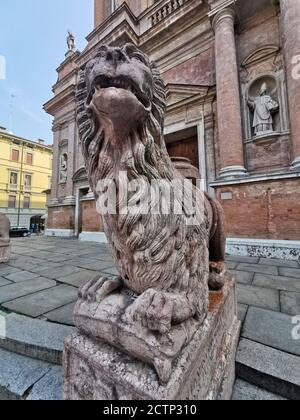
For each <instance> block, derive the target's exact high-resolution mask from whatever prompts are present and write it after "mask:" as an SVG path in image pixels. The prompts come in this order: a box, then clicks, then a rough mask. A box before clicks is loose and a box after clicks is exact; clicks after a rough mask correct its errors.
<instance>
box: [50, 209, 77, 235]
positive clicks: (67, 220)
mask: <svg viewBox="0 0 300 420" xmlns="http://www.w3.org/2000/svg"><path fill="white" fill-rule="evenodd" d="M74 217H75V207H74V206H60V207H50V208H48V223H47V228H48V229H72V230H73V229H74Z"/></svg>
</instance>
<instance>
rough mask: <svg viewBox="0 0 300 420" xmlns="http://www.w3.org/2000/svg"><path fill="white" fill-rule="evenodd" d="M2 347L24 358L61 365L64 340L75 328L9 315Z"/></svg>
mask: <svg viewBox="0 0 300 420" xmlns="http://www.w3.org/2000/svg"><path fill="white" fill-rule="evenodd" d="M5 323H6V329H5V336H1V337H0V347H2V348H4V349H6V350H9V351H12V352H15V353H19V354H22V355H24V356H28V357H32V358H34V359H40V360H44V361H47V362H51V363H56V364H60V363H61V357H62V351H63V342H64V339H65V338H66V337H67V336H69V335H70V334H72V333H73V332H74V328H71V327H67V326H64V325H58V324H53V323H51V322H45V321H40V320H36V319H31V318H28V317H25V316H22V315H17V314H9V315H7V316H6V318H5Z"/></svg>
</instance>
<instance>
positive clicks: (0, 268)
mask: <svg viewBox="0 0 300 420" xmlns="http://www.w3.org/2000/svg"><path fill="white" fill-rule="evenodd" d="M17 271H20V270H19V269H18V268H15V267H11V266H10V265H6V264H2V265H0V276H5V275H6V274H11V273H16V272H17Z"/></svg>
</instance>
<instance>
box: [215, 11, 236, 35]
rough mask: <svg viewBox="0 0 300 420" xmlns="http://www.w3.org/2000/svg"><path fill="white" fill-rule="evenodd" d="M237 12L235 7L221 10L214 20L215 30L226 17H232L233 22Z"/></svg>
mask: <svg viewBox="0 0 300 420" xmlns="http://www.w3.org/2000/svg"><path fill="white" fill-rule="evenodd" d="M235 18H236V13H235V11H234V10H233V9H230V8H226V9H222V10H220V11H219V12H218V13H217V14H216V15H215V16H214V17H213V20H212V27H213V29H214V31H215V30H216V28H217V26H218V25H219V24H220V23H221V22H222V21H223V20H224V19H231V20H232V21H233V23H234V22H235Z"/></svg>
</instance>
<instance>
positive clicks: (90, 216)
mask: <svg viewBox="0 0 300 420" xmlns="http://www.w3.org/2000/svg"><path fill="white" fill-rule="evenodd" d="M81 214H82V216H81V217H82V232H101V231H102V232H103V225H102V222H101V218H100V216H99V214H98V213H97V210H96V202H95V201H82V202H81Z"/></svg>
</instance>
